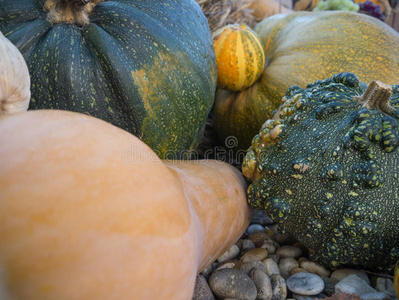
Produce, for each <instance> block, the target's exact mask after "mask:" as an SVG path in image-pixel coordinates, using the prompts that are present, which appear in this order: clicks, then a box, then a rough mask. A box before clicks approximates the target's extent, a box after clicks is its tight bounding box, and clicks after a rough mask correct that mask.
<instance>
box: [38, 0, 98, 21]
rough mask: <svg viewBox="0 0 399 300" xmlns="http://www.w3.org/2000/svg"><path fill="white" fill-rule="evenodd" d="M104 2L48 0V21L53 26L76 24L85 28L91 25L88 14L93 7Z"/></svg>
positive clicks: (93, 0)
mask: <svg viewBox="0 0 399 300" xmlns="http://www.w3.org/2000/svg"><path fill="white" fill-rule="evenodd" d="M103 1H104V0H46V2H45V3H44V9H45V10H47V11H49V13H48V15H47V20H48V21H49V22H50V23H52V24H53V25H55V24H59V23H65V22H68V23H74V24H76V25H79V26H85V25H88V24H89V23H90V20H89V17H88V14H89V13H90V12H91V10H92V9H93V7H94V6H95V5H97V4H98V3H100V2H103Z"/></svg>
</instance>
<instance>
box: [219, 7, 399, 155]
mask: <svg viewBox="0 0 399 300" xmlns="http://www.w3.org/2000/svg"><path fill="white" fill-rule="evenodd" d="M254 31H255V32H256V33H257V34H258V37H259V39H260V41H261V43H262V45H263V47H264V49H265V55H266V66H265V69H264V71H263V73H262V75H261V77H260V80H258V81H257V82H256V83H255V84H254V85H253V86H251V87H250V88H248V89H246V90H244V91H241V92H229V91H225V90H220V89H219V90H218V91H217V95H216V100H215V106H214V117H215V130H216V132H217V134H218V136H219V138H220V139H221V140H225V139H226V137H228V136H235V137H236V138H237V139H238V141H239V144H238V148H240V149H247V148H248V147H249V146H250V143H251V140H252V138H253V136H254V135H255V134H257V133H258V132H259V130H260V128H261V126H262V124H263V123H264V122H265V121H266V120H267V119H269V118H270V117H271V116H272V112H273V110H275V109H276V108H277V107H278V105H279V104H280V102H281V99H282V97H283V96H284V95H285V92H286V91H287V89H288V88H289V87H290V86H292V85H298V86H300V87H301V88H305V87H306V85H307V84H308V83H309V82H314V81H316V80H321V79H326V78H329V77H331V76H332V75H333V74H336V73H341V72H353V73H355V74H357V75H358V77H359V79H360V80H361V81H363V82H367V83H369V82H370V81H372V80H377V79H378V80H381V81H383V82H385V83H387V84H397V83H398V82H399V34H398V32H396V31H394V30H393V29H392V28H391V27H390V26H388V25H387V24H385V23H383V22H381V21H380V20H377V19H376V18H373V17H370V16H367V15H364V14H359V13H354V12H344V11H327V12H293V13H287V14H279V15H274V16H271V17H269V18H266V19H265V20H264V21H263V22H261V23H259V24H258V25H257V26H256V27H255V30H254Z"/></svg>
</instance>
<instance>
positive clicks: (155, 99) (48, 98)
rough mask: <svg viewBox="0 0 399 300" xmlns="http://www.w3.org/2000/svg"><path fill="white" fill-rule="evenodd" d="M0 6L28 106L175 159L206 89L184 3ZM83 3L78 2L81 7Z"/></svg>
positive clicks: (198, 25) (211, 59)
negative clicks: (91, 119)
mask: <svg viewBox="0 0 399 300" xmlns="http://www.w3.org/2000/svg"><path fill="white" fill-rule="evenodd" d="M88 2H90V1H87V0H86V1H82V0H46V1H43V0H1V1H0V31H2V32H3V34H4V35H5V36H6V37H7V38H8V39H9V40H11V41H12V42H13V43H14V44H15V45H16V46H17V47H18V48H19V50H20V51H21V52H22V54H23V55H24V57H25V60H26V62H27V64H28V67H29V72H30V74H31V92H32V99H31V105H30V108H31V109H43V108H53V109H62V110H70V111H75V112H81V113H85V114H88V115H92V116H95V117H98V118H101V119H103V120H105V121H108V122H110V123H112V124H114V125H116V126H118V127H120V128H123V129H125V130H127V131H129V132H131V133H133V134H135V135H137V136H139V137H140V138H141V139H142V140H144V141H145V142H146V143H147V144H148V145H149V146H150V147H151V148H152V149H154V150H155V152H156V153H158V154H159V155H160V156H161V157H165V156H168V155H171V156H172V155H173V156H174V158H176V155H178V156H181V153H182V151H183V150H189V149H191V148H193V147H194V146H195V145H196V142H197V141H198V140H199V138H200V137H201V135H202V133H203V129H204V126H205V121H206V118H207V115H208V113H209V111H210V109H211V107H212V105H213V100H214V94H215V89H216V62H215V56H214V50H213V45H212V39H211V33H210V30H209V27H208V24H207V20H206V18H205V16H204V15H203V13H202V11H201V9H200V7H199V6H198V4H197V3H196V2H195V1H194V0H179V1H178V0H165V1H155V0H146V1H135V0H109V1H107V0H105V1H104V0H92V1H91V2H90V3H89V4H87V3H88ZM86 4H87V5H86Z"/></svg>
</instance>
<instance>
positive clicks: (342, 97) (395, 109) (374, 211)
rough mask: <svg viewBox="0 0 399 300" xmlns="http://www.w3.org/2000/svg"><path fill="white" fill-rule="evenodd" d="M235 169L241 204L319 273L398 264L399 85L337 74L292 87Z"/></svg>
mask: <svg viewBox="0 0 399 300" xmlns="http://www.w3.org/2000/svg"><path fill="white" fill-rule="evenodd" d="M283 101H284V103H283V104H282V105H281V106H280V107H279V109H278V111H277V113H276V114H275V116H274V118H273V119H270V120H268V121H267V122H266V123H265V124H264V125H263V126H262V127H263V129H262V130H261V131H260V133H259V134H258V135H256V136H255V137H254V138H253V140H252V146H251V147H250V148H249V150H248V153H247V155H246V157H245V159H244V162H243V173H244V175H245V176H246V178H248V179H249V180H250V181H251V182H252V184H251V185H250V187H249V188H248V194H249V202H250V204H251V205H252V206H253V207H256V208H260V209H264V210H265V211H266V212H267V213H268V214H269V215H270V216H271V218H272V219H273V220H275V221H276V222H278V223H279V228H280V230H282V231H283V232H290V233H292V234H293V235H294V236H296V237H297V238H298V240H299V241H300V242H301V243H302V244H303V245H304V246H306V247H307V248H309V250H310V256H311V257H312V258H313V259H314V260H316V261H319V262H321V263H323V264H325V265H326V266H328V267H331V268H338V267H342V266H347V265H354V266H358V267H362V268H367V269H371V270H384V271H389V272H391V271H393V268H394V266H395V262H396V261H397V260H398V258H399V239H398V236H399V184H398V181H399V171H398V170H399V169H398V164H399V149H398V145H399V132H398V121H399V85H394V86H391V85H387V84H384V83H381V82H379V81H373V82H371V83H370V85H369V86H368V87H367V85H366V84H365V83H363V82H360V81H359V80H358V78H357V77H356V75H354V74H353V73H339V74H336V75H334V76H333V77H332V78H330V79H325V80H322V81H316V82H314V83H312V84H309V85H308V86H307V88H306V89H301V88H299V87H298V86H293V87H291V88H290V89H289V90H288V91H287V94H286V97H285V98H284V100H283Z"/></svg>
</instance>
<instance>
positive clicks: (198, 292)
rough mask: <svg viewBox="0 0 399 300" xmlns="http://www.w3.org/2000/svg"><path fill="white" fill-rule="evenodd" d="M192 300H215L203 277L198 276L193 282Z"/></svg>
mask: <svg viewBox="0 0 399 300" xmlns="http://www.w3.org/2000/svg"><path fill="white" fill-rule="evenodd" d="M192 300H215V296H214V295H213V293H212V291H211V289H210V288H209V285H208V282H207V281H206V279H205V277H204V276H202V275H201V274H199V275H198V276H197V279H196V280H195V288H194V294H193V298H192Z"/></svg>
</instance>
